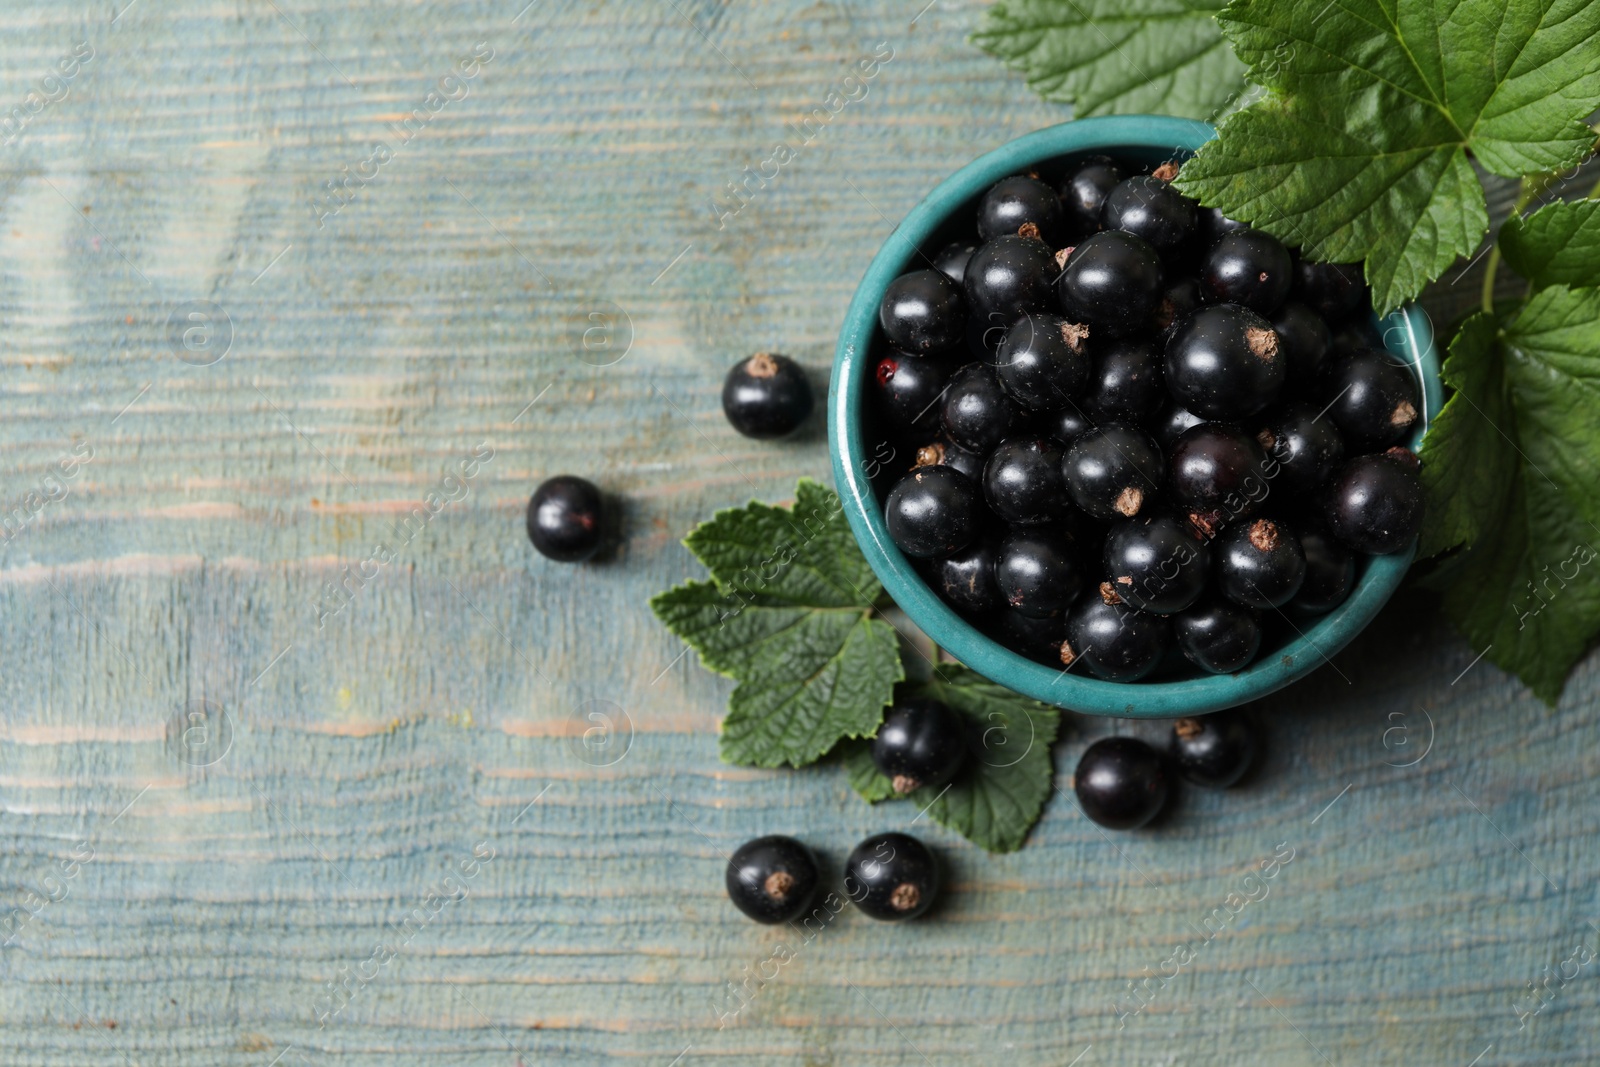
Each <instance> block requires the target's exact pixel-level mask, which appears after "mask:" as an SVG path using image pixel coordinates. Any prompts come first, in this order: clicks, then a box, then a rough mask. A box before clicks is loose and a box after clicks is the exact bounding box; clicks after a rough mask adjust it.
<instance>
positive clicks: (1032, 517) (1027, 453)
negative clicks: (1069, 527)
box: [983, 437, 1068, 526]
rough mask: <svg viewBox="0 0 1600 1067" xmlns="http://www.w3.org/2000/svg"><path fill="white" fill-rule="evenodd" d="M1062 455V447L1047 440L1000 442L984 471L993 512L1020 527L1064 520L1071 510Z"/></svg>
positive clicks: (986, 494)
mask: <svg viewBox="0 0 1600 1067" xmlns="http://www.w3.org/2000/svg"><path fill="white" fill-rule="evenodd" d="M1061 454H1062V453H1061V446H1060V445H1058V444H1056V442H1055V441H1054V440H1053V439H1051V438H1048V437H1047V438H1042V439H1041V438H1021V437H1014V438H1010V439H1008V440H1005V441H1002V442H1000V444H999V446H998V447H997V448H995V450H994V451H993V452H992V453H990V455H989V462H988V463H987V464H985V465H984V468H983V495H984V499H985V500H987V501H988V502H989V508H990V510H991V511H993V512H994V513H995V514H996V515H998V516H1000V517H1001V518H1002V519H1004V520H1005V521H1007V522H1009V523H1013V524H1015V525H1019V526H1027V525H1034V524H1037V523H1042V522H1050V521H1052V520H1054V519H1059V518H1061V517H1062V516H1063V515H1064V514H1065V513H1066V510H1067V507H1068V502H1067V487H1066V481H1065V479H1064V478H1063V477H1062V474H1061Z"/></svg>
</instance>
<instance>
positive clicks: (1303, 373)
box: [1272, 300, 1333, 388]
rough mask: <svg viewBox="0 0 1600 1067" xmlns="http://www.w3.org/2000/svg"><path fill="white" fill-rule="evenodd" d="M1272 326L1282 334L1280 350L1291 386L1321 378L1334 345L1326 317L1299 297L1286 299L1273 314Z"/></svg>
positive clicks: (1308, 383)
mask: <svg viewBox="0 0 1600 1067" xmlns="http://www.w3.org/2000/svg"><path fill="white" fill-rule="evenodd" d="M1272 328H1273V330H1274V331H1276V332H1277V334H1278V350H1279V352H1280V353H1281V354H1282V355H1283V360H1284V363H1285V364H1286V367H1285V370H1286V371H1287V374H1288V377H1287V380H1288V387H1289V388H1294V387H1295V386H1303V385H1310V384H1311V383H1313V382H1315V381H1317V378H1318V376H1319V375H1320V374H1321V373H1322V367H1323V364H1324V362H1325V361H1326V360H1327V356H1328V349H1329V348H1330V347H1331V346H1332V344H1333V337H1332V335H1331V334H1330V333H1329V332H1328V324H1327V323H1326V322H1323V321H1322V316H1321V315H1318V314H1317V313H1316V312H1315V311H1312V310H1311V309H1310V308H1309V307H1307V306H1306V305H1304V304H1302V303H1300V301H1298V300H1285V301H1284V302H1283V303H1282V304H1280V305H1279V306H1278V310H1277V311H1275V312H1274V313H1273V315H1272Z"/></svg>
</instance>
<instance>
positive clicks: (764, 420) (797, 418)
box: [722, 352, 811, 441]
mask: <svg viewBox="0 0 1600 1067" xmlns="http://www.w3.org/2000/svg"><path fill="white" fill-rule="evenodd" d="M722 413H723V414H724V415H726V416H727V417H728V422H729V424H730V425H732V426H733V428H734V429H735V430H738V431H739V432H740V433H742V434H744V435H745V436H746V437H754V438H756V439H757V440H762V441H765V440H771V439H773V438H776V437H785V436H787V435H789V434H791V433H793V432H794V431H795V430H796V429H798V428H799V426H800V424H801V423H802V422H805V421H806V416H807V415H810V414H811V383H810V382H808V381H807V380H806V372H805V370H804V368H802V367H801V366H800V364H798V363H796V362H795V361H794V360H792V359H790V358H789V357H788V356H780V355H778V354H777V353H775V352H757V353H756V354H755V355H753V356H751V357H750V358H749V359H745V360H740V361H739V362H738V363H735V364H734V365H733V367H732V369H730V370H729V371H728V376H727V377H726V378H724V379H723V382H722Z"/></svg>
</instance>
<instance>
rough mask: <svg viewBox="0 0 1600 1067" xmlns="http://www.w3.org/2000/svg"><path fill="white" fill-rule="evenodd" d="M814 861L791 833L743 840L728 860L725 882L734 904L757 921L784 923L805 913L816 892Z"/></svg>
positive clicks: (809, 852)
mask: <svg viewBox="0 0 1600 1067" xmlns="http://www.w3.org/2000/svg"><path fill="white" fill-rule="evenodd" d="M818 881H819V879H818V876H817V861H816V858H815V857H813V856H812V855H811V850H810V849H808V848H806V846H805V845H802V844H801V843H800V842H798V841H796V840H795V839H794V838H792V837H784V836H782V835H780V834H773V835H771V836H769V837H758V838H756V839H755V840H754V841H746V842H745V843H744V844H742V845H740V846H739V847H738V849H736V850H735V851H734V853H733V857H732V858H731V859H729V860H728V872H727V875H726V877H725V878H724V882H725V883H726V885H727V887H728V898H729V899H730V900H732V901H733V903H734V906H735V907H737V908H738V909H739V910H740V911H742V912H744V913H745V914H746V915H748V916H749V917H750V918H752V919H754V920H755V921H756V922H758V923H768V924H774V923H786V922H790V921H792V920H794V919H797V918H799V917H800V916H801V915H803V914H805V911H806V909H807V908H809V907H810V906H811V901H812V898H814V897H815V896H816V895H817V883H818Z"/></svg>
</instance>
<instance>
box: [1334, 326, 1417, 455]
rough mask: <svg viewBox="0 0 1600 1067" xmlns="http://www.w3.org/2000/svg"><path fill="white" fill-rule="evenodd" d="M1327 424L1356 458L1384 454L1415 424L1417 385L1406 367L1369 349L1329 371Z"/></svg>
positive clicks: (1355, 354)
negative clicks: (1336, 430)
mask: <svg viewBox="0 0 1600 1067" xmlns="http://www.w3.org/2000/svg"><path fill="white" fill-rule="evenodd" d="M1325 389H1326V392H1327V395H1328V396H1329V397H1330V398H1331V399H1330V400H1329V401H1328V418H1330V419H1332V420H1333V421H1334V424H1335V425H1337V426H1338V427H1339V432H1340V433H1341V434H1343V435H1344V439H1345V441H1346V442H1348V443H1349V445H1350V447H1351V449H1352V450H1353V451H1357V452H1371V451H1376V450H1378V449H1383V448H1387V447H1388V446H1389V445H1392V444H1394V443H1395V442H1397V441H1400V440H1401V439H1403V438H1404V437H1405V436H1406V435H1407V434H1408V433H1410V432H1411V427H1412V426H1414V425H1416V421H1417V380H1416V379H1415V378H1414V377H1412V376H1411V372H1410V371H1408V370H1407V369H1406V368H1405V367H1403V366H1401V365H1400V364H1398V363H1396V362H1394V361H1393V360H1392V359H1390V358H1389V357H1388V356H1386V355H1380V354H1379V353H1377V352H1375V351H1373V350H1371V349H1368V350H1366V351H1363V352H1356V353H1354V354H1353V355H1351V356H1350V357H1349V358H1348V359H1346V360H1345V361H1344V362H1342V363H1340V364H1339V365H1337V366H1335V367H1333V368H1332V369H1331V371H1330V372H1329V374H1328V376H1327V382H1326V385H1325Z"/></svg>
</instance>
